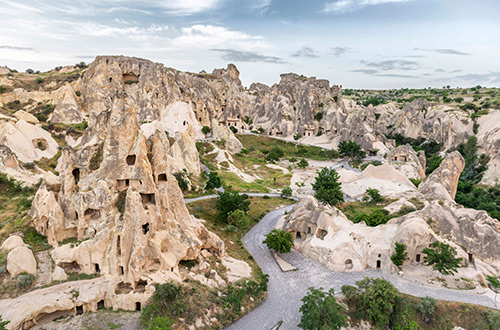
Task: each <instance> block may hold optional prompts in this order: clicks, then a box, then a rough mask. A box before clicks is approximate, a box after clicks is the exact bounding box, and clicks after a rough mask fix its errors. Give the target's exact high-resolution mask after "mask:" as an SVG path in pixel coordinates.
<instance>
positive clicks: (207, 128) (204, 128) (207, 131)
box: [201, 126, 211, 136]
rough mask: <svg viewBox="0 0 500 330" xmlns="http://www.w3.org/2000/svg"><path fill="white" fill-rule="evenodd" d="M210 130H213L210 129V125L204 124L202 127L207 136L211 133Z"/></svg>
mask: <svg viewBox="0 0 500 330" xmlns="http://www.w3.org/2000/svg"><path fill="white" fill-rule="evenodd" d="M210 131H211V130H210V127H208V126H203V127H202V128H201V132H202V133H203V134H205V136H207V135H208V133H210Z"/></svg>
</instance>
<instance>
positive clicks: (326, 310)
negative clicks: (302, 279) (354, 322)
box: [299, 287, 348, 330]
mask: <svg viewBox="0 0 500 330" xmlns="http://www.w3.org/2000/svg"><path fill="white" fill-rule="evenodd" d="M302 302H303V304H302V306H300V309H299V311H300V312H301V313H302V317H301V318H300V323H299V328H302V329H306V330H316V329H331V330H333V329H340V328H342V327H347V326H348V323H347V317H346V316H345V315H344V312H345V308H344V307H343V306H342V305H340V304H339V303H337V300H336V299H335V292H334V290H333V289H330V290H329V291H328V292H324V291H323V288H319V289H315V288H312V287H311V288H309V291H308V293H307V295H306V296H305V297H304V298H302Z"/></svg>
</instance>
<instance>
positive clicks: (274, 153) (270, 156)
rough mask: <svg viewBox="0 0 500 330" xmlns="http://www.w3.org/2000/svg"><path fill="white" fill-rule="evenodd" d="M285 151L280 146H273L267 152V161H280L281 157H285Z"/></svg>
mask: <svg viewBox="0 0 500 330" xmlns="http://www.w3.org/2000/svg"><path fill="white" fill-rule="evenodd" d="M284 155H285V153H284V152H283V150H281V148H279V147H273V148H272V149H271V150H269V151H268V152H267V155H266V157H265V160H266V161H268V162H269V161H276V162H277V161H279V160H280V158H281V157H283V156H284Z"/></svg>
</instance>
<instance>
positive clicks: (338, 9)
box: [323, 0, 412, 14]
mask: <svg viewBox="0 0 500 330" xmlns="http://www.w3.org/2000/svg"><path fill="white" fill-rule="evenodd" d="M410 1H412V0H337V1H334V2H327V3H325V6H324V7H323V12H324V13H334V14H343V13H349V12H354V11H357V10H360V9H362V8H364V7H367V6H376V5H382V4H387V3H398V2H410Z"/></svg>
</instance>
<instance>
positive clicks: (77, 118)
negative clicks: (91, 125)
mask: <svg viewBox="0 0 500 330" xmlns="http://www.w3.org/2000/svg"><path fill="white" fill-rule="evenodd" d="M61 89H62V93H63V96H62V97H61V99H60V100H59V103H57V105H56V107H55V109H54V112H52V114H51V115H50V117H49V121H50V122H54V123H63V124H79V123H81V122H82V121H83V116H82V113H81V111H80V108H79V107H78V103H77V101H76V99H77V96H76V94H75V91H74V90H73V88H71V86H70V85H69V84H66V85H64V87H62V88H61Z"/></svg>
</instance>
